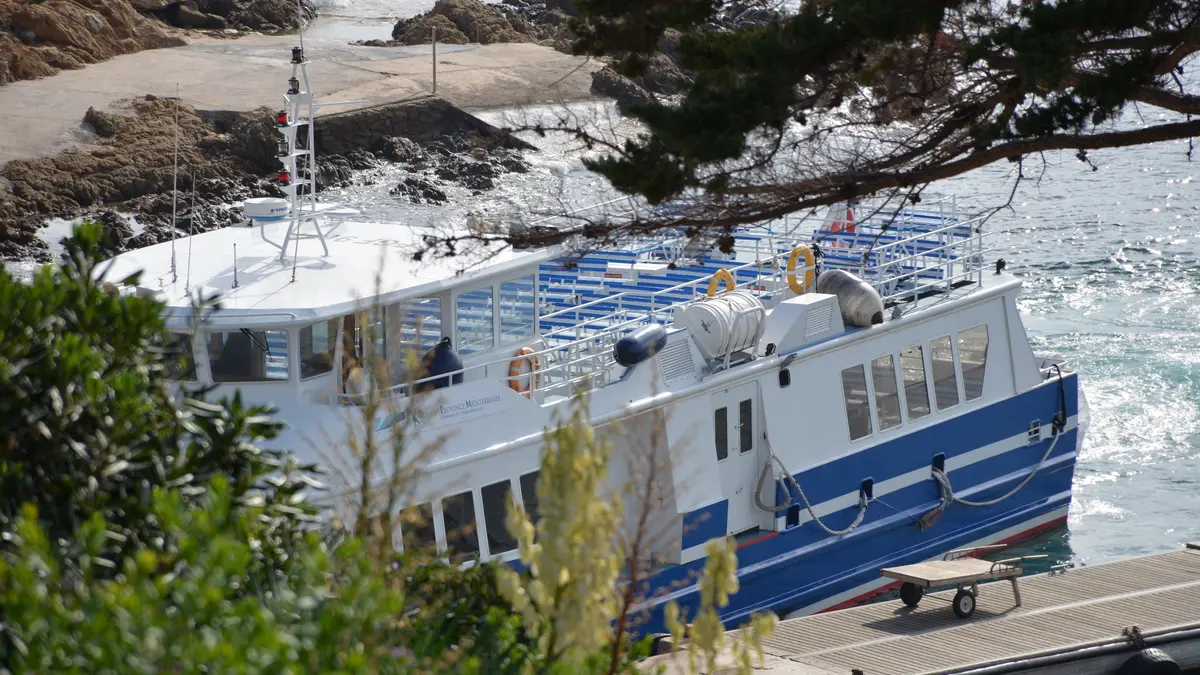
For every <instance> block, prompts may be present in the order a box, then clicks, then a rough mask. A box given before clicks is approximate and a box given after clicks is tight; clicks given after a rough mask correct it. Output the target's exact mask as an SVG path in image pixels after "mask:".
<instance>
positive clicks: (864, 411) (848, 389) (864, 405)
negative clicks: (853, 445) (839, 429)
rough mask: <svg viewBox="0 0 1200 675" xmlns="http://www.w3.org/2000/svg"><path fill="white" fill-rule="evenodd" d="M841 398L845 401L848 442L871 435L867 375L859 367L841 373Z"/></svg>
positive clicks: (863, 369)
mask: <svg viewBox="0 0 1200 675" xmlns="http://www.w3.org/2000/svg"><path fill="white" fill-rule="evenodd" d="M842 396H843V398H844V399H845V401H846V421H847V423H849V425H850V440H852V441H853V440H855V439H859V438H862V437H864V436H870V435H871V401H870V400H869V399H868V398H867V373H866V369H865V368H863V367H862V366H861V365H859V366H850V367H849V368H846V369H845V370H843V371H842Z"/></svg>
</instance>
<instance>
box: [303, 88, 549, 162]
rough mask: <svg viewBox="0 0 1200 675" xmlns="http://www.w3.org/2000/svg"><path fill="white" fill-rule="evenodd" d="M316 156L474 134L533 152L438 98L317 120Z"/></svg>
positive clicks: (512, 138) (373, 108) (337, 114)
mask: <svg viewBox="0 0 1200 675" xmlns="http://www.w3.org/2000/svg"><path fill="white" fill-rule="evenodd" d="M316 126H317V152H318V153H319V154H322V155H330V154H344V153H346V152H348V151H350V150H353V149H355V148H362V149H366V150H371V149H372V148H374V147H377V145H378V144H379V142H380V140H381V139H383V138H386V137H388V136H400V137H403V138H410V139H412V140H414V141H433V140H437V139H438V138H439V137H441V136H447V135H454V134H462V133H467V132H475V133H476V134H478V135H480V136H482V137H484V138H488V139H494V140H495V141H496V142H497V143H498V144H499V145H502V146H504V147H510V148H517V149H533V146H531V145H529V144H528V143H525V142H524V141H522V140H520V139H517V138H514V137H512V136H509V135H508V134H507V133H505V132H504V131H503V130H501V129H499V128H497V127H494V126H492V125H490V124H488V123H487V122H484V121H483V120H481V119H479V118H478V117H475V116H474V115H472V114H470V113H468V112H466V111H464V110H462V109H461V108H458V107H457V106H455V105H454V104H452V103H450V102H449V101H447V100H445V99H443V98H439V97H436V96H427V97H424V98H420V99H416V100H412V101H403V102H400V103H389V104H386V105H378V106H371V107H369V108H362V109H359V110H351V111H347V112H341V113H333V114H330V115H321V116H319V117H318V118H317V125H316Z"/></svg>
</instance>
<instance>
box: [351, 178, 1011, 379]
mask: <svg viewBox="0 0 1200 675" xmlns="http://www.w3.org/2000/svg"><path fill="white" fill-rule="evenodd" d="M614 201H619V200H612V201H610V202H605V204H608V203H612V202H614ZM601 205H602V204H601ZM597 206H600V205H597ZM589 208H595V207H589ZM929 215H935V214H934V213H931V214H929ZM975 220H977V219H971V220H967V221H961V222H955V223H953V224H951V225H946V226H943V227H939V228H935V229H933V230H929V231H923V232H919V233H914V234H913V236H911V237H907V238H905V239H902V240H899V241H896V242H891V243H888V244H883V245H880V246H878V247H873V249H872V250H873V251H880V250H884V249H889V248H892V247H896V246H902V245H905V244H911V243H912V242H913V241H914V240H916V239H920V238H927V237H931V236H936V235H938V234H939V233H943V232H946V231H948V230H952V229H957V228H962V227H964V226H970V224H971V223H972V222H974V221H975ZM539 222H540V221H539ZM989 234H991V233H982V232H981V233H978V234H976V235H973V236H971V237H967V238H964V239H959V240H957V241H953V242H951V243H949V244H945V245H942V246H938V247H935V248H931V249H928V250H925V251H922V252H919V253H915V254H911V255H907V256H904V257H900V258H894V259H891V260H888V261H887V262H884V263H879V264H875V265H869V266H868V265H863V266H859V267H858V269H861V270H864V271H884V270H886V269H887V268H891V267H895V266H896V265H899V264H901V263H903V262H905V261H909V260H918V259H930V258H932V259H933V260H935V261H936V262H937V264H936V265H930V266H929V267H928V268H925V269H928V270H934V269H942V270H944V271H949V269H948V268H949V266H950V265H953V264H954V263H956V262H958V263H961V264H962V265H963V267H964V271H963V272H960V273H958V274H951V275H948V276H943V277H942V278H941V279H939V280H938V282H937V283H938V284H941V283H946V284H949V283H950V281H952V280H953V279H957V278H960V277H964V276H969V275H974V274H981V272H982V269H983V266H982V265H981V264H978V262H973V261H972V260H971V259H972V258H977V257H978V256H979V255H981V254H982V253H983V252H985V250H984V249H983V248H982V247H981V246H980V247H977V248H974V250H972V251H971V252H970V254H969V256H964V257H962V258H958V259H953V260H952V259H949V258H945V257H942V256H939V255H937V252H939V251H943V250H947V251H948V250H959V249H962V248H972V247H971V244H974V243H981V241H982V238H983V237H985V236H987V235H989ZM790 254H791V251H790V250H789V251H787V252H784V253H775V254H772V255H770V256H768V257H765V258H758V259H756V260H754V261H752V262H746V263H742V264H740V265H737V266H734V267H728V268H726V269H727V270H729V271H730V272H732V273H736V272H740V271H743V270H746V269H756V270H758V275H757V277H756V281H761V280H770V281H776V282H779V283H780V284H782V280H783V277H784V275H785V274H786V272H785V271H784V270H783V269H782V268H781V267H780V266H779V265H778V264H777V263H778V262H779V261H781V260H784V259H786V258H787V257H788V256H789V255H790ZM813 267H815V265H814V266H813ZM809 269H810V268H809V266H802V267H800V268H798V269H797V270H796V271H795V274H798V275H803V274H805V273H806V272H807V271H808V270H809ZM913 276H914V272H904V273H902V274H898V275H895V276H892V277H887V278H885V279H882V280H880V279H866V281H867V282H868V283H869V284H871V285H872V286H873V287H875V288H876V289H877V290H878V291H879V292H880V293H881V295H882V293H883V290H884V287H885V286H886V285H887V284H889V283H891V282H895V281H898V280H901V279H907V278H912V277H913ZM710 280H711V278H710V276H708V275H705V276H702V277H699V278H696V279H692V280H689V281H685V282H681V283H678V284H675V285H673V286H670V287H668V288H664V289H659V290H656V291H646V290H641V289H631V290H628V291H622V292H620V293H617V294H615V295H610V296H605V297H603V298H596V299H593V300H589V301H588V302H585V303H583V304H580V305H577V306H574V307H565V308H562V309H559V310H556V311H554V312H550V313H549V314H543V315H540V316H539V317H538V319H539V320H547V319H555V318H561V317H568V316H571V315H572V313H573V315H574V318H575V319H576V322H575V323H574V324H573V325H571V326H569V327H564V328H558V329H554V330H552V331H549V332H546V333H542V334H541V335H540V336H539V340H538V341H539V342H541V343H542V344H547V341H548V340H550V339H553V338H555V337H558V336H561V335H563V334H564V333H570V332H576V333H577V332H578V331H580V330H585V329H587V328H588V327H589V326H592V325H593V324H603V332H599V333H596V334H593V335H590V336H586V337H578V338H576V339H575V340H572V341H569V342H566V343H564V344H558V345H554V346H546V347H545V348H543V349H541V350H538V351H535V352H533V353H532V354H526V355H522V356H523V357H525V358H528V357H534V358H537V359H538V360H539V361H547V360H549V359H548V358H547V357H550V356H551V355H553V356H555V357H559V356H561V355H563V354H566V355H568V358H567V360H559V359H558V358H556V359H555V363H554V365H553V366H551V367H549V368H546V369H543V370H539V371H538V372H539V373H540V375H541V378H542V380H543V382H545V381H546V380H547V379H548V378H551V377H554V376H555V374H562V373H567V375H566V377H565V378H564V379H562V380H558V381H554V382H551V383H549V384H543V386H539V387H537V391H542V392H545V391H549V390H552V389H555V388H559V387H562V386H566V385H569V384H572V383H574V382H578V381H582V380H583V379H586V378H588V377H591V376H593V375H594V373H595V370H596V369H600V368H603V367H604V366H607V365H609V364H611V362H612V361H613V359H612V357H611V355H610V354H604V353H595V352H594V351H593V349H594V347H596V346H598V345H599V344H600V343H601V342H602V341H603V340H604V339H605V338H606V337H612V336H614V335H615V334H617V333H618V332H619V331H621V330H623V329H625V328H627V327H628V326H631V325H635V324H638V323H644V322H647V321H651V320H654V319H655V318H656V317H658V316H660V315H661V314H663V313H666V312H671V311H672V310H675V309H678V308H679V307H682V306H685V305H688V304H690V303H692V302H695V301H696V298H697V295H698V294H694V295H693V297H691V298H689V299H687V300H677V301H674V302H671V303H668V304H666V305H664V306H663V307H661V308H659V307H654V306H653V302H652V305H651V308H650V309H649V310H648V311H647V310H640V309H639V310H637V311H639V312H644V313H643V314H641V315H640V316H638V317H636V318H633V319H624V320H620V321H617V322H616V323H613V321H614V320H616V319H619V318H622V316H623V315H627V314H628V313H629V312H631V311H633V310H631V309H628V308H625V307H623V306H622V305H623V302H624V300H626V299H635V298H636V299H639V300H643V301H644V300H645V299H646V298H650V299H651V300H653V299H654V298H656V297H661V296H666V295H668V294H671V293H676V292H678V291H680V290H684V289H688V288H691V289H693V290H697V289H698V287H700V286H702V285H706V284H708V283H709V282H710ZM933 285H935V284H928V285H926V288H927V287H930V286H933ZM780 287H782V285H781V286H780ZM923 290H924V288H923V287H922V286H920V285H917V286H916V287H915V288H913V289H906V290H904V291H901V292H898V293H892V294H889V295H886V296H883V300H884V302H887V301H888V300H893V299H897V298H902V297H905V296H908V295H915V294H918V293H920V292H922V291H923ZM608 303H617V306H618V309H616V310H615V311H612V312H609V313H608V314H605V315H604V316H601V317H595V318H592V319H588V320H586V321H582V322H579V321H578V318H579V313H580V312H581V311H584V310H587V309H588V308H590V307H596V306H599V305H601V304H608ZM605 346H607V345H605ZM572 352H575V353H574V354H573V353H572ZM512 359H513V356H512V355H505V356H500V357H497V358H495V359H492V360H489V361H485V362H481V363H477V364H473V365H471V366H464V367H463V368H461V369H459V370H456V371H453V372H448V373H441V374H438V375H431V376H428V377H424V378H421V379H419V380H416V381H415V382H412V383H403V384H398V385H393V386H390V387H387V388H385V389H383V392H382V393H383V394H384V395H385V396H387V395H392V394H395V393H398V392H401V391H402V390H404V389H405V388H406V387H408V386H410V385H420V384H424V383H427V382H432V381H435V380H441V379H442V378H451V377H454V376H456V375H462V374H465V373H466V372H468V371H478V370H479V369H484V368H488V367H489V366H496V365H500V364H507V363H510V362H511V361H512ZM588 363H595V364H596V366H597V367H598V368H595V369H593V370H591V371H589V372H587V373H583V374H582V375H572V374H569V370H570V369H571V368H572V367H579V366H582V365H583V364H588ZM525 377H529V374H523V375H515V376H508V377H503V378H497V379H498V380H499V381H509V382H511V381H514V380H520V379H521V378H525ZM351 396H352V395H347V394H340V395H339V397H340V398H343V399H345V398H349V397H351Z"/></svg>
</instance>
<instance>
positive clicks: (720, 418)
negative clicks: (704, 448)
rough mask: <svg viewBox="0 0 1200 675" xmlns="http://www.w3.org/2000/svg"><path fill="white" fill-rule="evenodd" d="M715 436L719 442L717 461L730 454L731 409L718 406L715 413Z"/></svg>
mask: <svg viewBox="0 0 1200 675" xmlns="http://www.w3.org/2000/svg"><path fill="white" fill-rule="evenodd" d="M713 437H714V440H715V441H716V443H717V461H718V462H719V461H721V460H723V459H725V458H726V457H728V456H729V409H728V408H717V409H716V411H715V412H714V413H713Z"/></svg>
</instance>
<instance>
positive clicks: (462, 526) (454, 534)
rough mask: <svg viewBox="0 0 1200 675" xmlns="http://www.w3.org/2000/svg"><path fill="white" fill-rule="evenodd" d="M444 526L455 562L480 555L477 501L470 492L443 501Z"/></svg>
mask: <svg viewBox="0 0 1200 675" xmlns="http://www.w3.org/2000/svg"><path fill="white" fill-rule="evenodd" d="M442 524H443V525H445V527H446V548H448V549H450V552H451V553H452V554H453V560H454V561H455V562H461V561H463V560H466V559H468V558H470V557H471V556H472V555H474V554H476V553H479V532H478V528H476V527H475V500H474V499H472V497H471V493H470V492H460V493H458V494H456V495H452V496H450V497H446V498H445V499H443V500H442Z"/></svg>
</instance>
